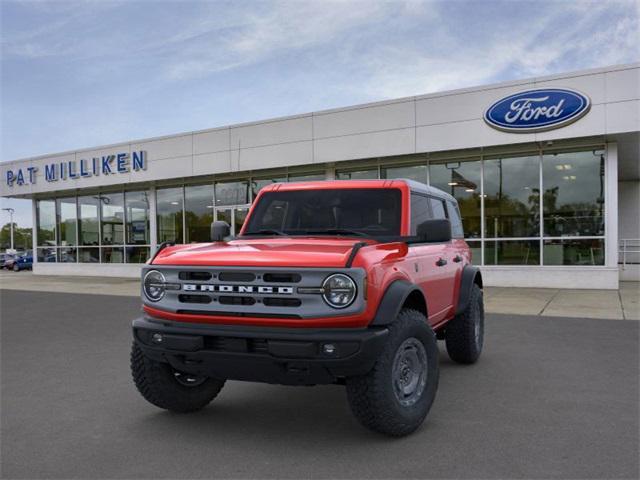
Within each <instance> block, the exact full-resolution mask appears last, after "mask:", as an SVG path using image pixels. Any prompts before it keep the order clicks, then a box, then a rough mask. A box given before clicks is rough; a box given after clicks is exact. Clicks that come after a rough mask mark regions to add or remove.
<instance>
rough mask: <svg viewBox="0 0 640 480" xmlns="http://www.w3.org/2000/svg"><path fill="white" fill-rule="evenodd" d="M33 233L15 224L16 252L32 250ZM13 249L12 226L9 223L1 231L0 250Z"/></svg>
mask: <svg viewBox="0 0 640 480" xmlns="http://www.w3.org/2000/svg"><path fill="white" fill-rule="evenodd" d="M31 238H32V233H31V229H30V228H20V227H18V224H17V223H15V222H14V223H13V248H15V249H16V250H31V248H32V246H33V244H32V243H31ZM10 247H11V224H10V223H9V222H7V223H6V224H5V225H4V226H3V227H2V229H0V248H1V249H2V250H6V249H7V248H10Z"/></svg>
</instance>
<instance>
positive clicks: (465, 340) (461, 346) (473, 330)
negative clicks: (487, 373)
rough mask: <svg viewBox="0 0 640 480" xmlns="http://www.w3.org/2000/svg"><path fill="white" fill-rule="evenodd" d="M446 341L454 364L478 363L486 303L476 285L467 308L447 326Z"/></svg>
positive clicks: (482, 339)
mask: <svg viewBox="0 0 640 480" xmlns="http://www.w3.org/2000/svg"><path fill="white" fill-rule="evenodd" d="M444 340H445V343H446V345H447V353H448V354H449V357H450V358H451V360H453V361H454V362H457V363H465V364H471V363H475V362H477V361H478V358H479V357H480V354H481V353H482V344H483V342H484V301H483V299H482V290H481V289H480V287H479V286H478V285H476V284H475V283H474V284H473V286H472V287H471V294H470V295H469V303H468V305H467V308H466V309H465V310H464V311H463V312H462V313H460V314H459V315H457V316H456V317H455V318H454V319H453V320H451V321H450V322H449V323H448V324H447V325H446V327H445V333H444Z"/></svg>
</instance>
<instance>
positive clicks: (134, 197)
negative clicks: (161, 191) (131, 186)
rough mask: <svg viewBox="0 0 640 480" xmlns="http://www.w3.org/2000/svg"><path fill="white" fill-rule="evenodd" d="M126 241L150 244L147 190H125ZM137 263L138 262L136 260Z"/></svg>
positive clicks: (135, 243)
mask: <svg viewBox="0 0 640 480" xmlns="http://www.w3.org/2000/svg"><path fill="white" fill-rule="evenodd" d="M124 198H125V219H126V231H127V237H126V243H127V244H129V245H148V244H149V243H151V236H150V235H149V194H148V193H147V192H125V194H124ZM134 263H136V262H134Z"/></svg>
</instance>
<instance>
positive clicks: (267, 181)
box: [251, 177, 287, 199]
mask: <svg viewBox="0 0 640 480" xmlns="http://www.w3.org/2000/svg"><path fill="white" fill-rule="evenodd" d="M286 181H287V178H286V177H279V178H252V179H251V193H252V194H253V198H254V199H255V198H256V197H257V196H258V193H260V190H262V189H263V188H264V187H266V186H267V185H271V184H272V183H285V182H286Z"/></svg>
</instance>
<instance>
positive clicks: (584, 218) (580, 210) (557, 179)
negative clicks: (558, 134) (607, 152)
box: [542, 152, 605, 237]
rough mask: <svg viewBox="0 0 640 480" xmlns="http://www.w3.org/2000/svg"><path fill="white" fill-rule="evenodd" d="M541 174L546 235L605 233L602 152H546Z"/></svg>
mask: <svg viewBox="0 0 640 480" xmlns="http://www.w3.org/2000/svg"><path fill="white" fill-rule="evenodd" d="M542 175H543V177H542V183H543V188H544V192H543V197H542V204H543V208H544V235H545V236H554V237H562V236H582V235H584V236H596V235H604V184H605V180H604V155H601V154H598V153H597V152H574V153H558V154H545V155H544V156H543V158H542Z"/></svg>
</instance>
